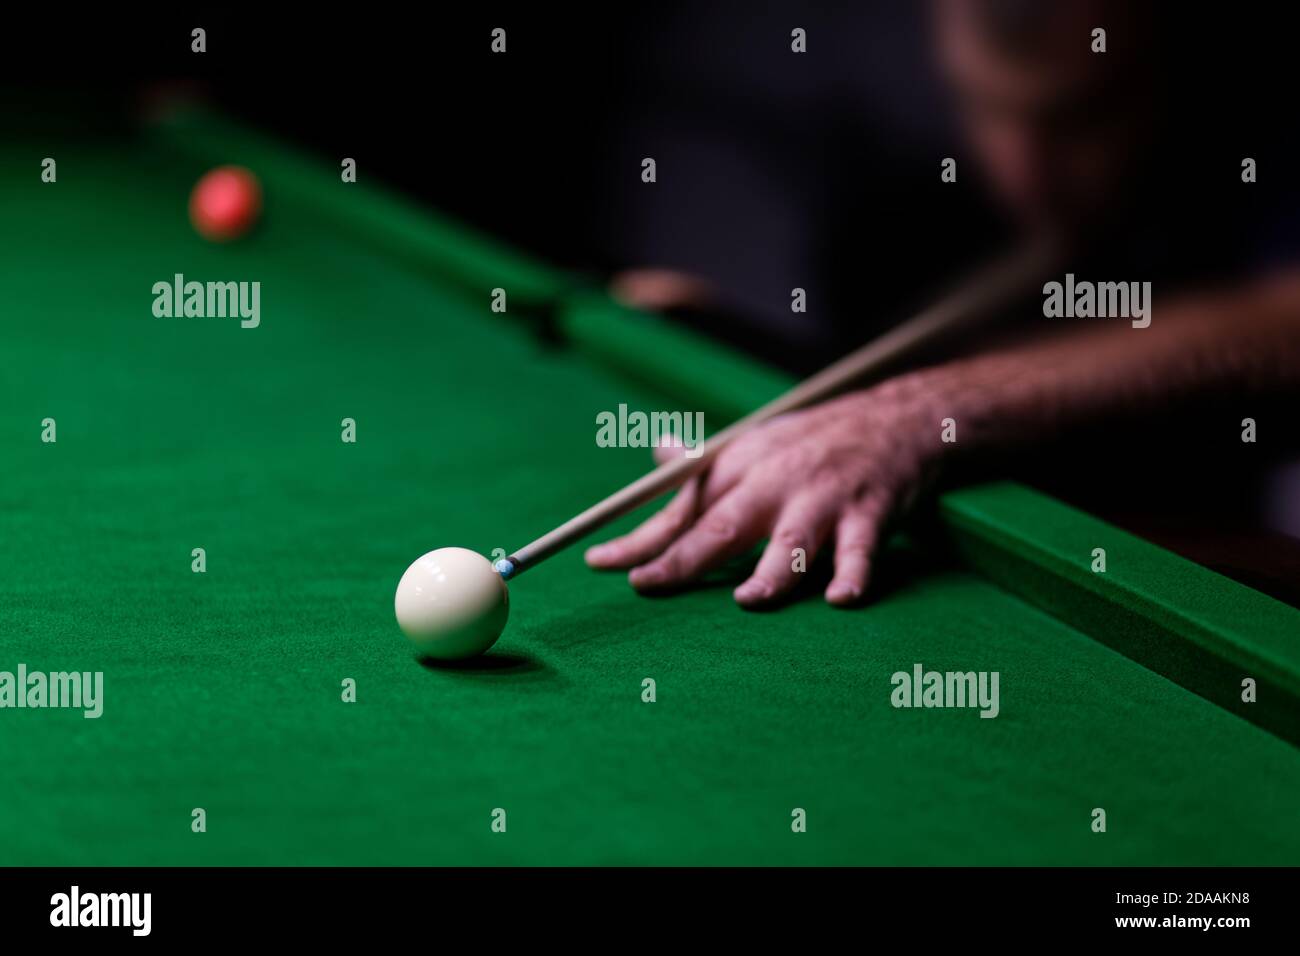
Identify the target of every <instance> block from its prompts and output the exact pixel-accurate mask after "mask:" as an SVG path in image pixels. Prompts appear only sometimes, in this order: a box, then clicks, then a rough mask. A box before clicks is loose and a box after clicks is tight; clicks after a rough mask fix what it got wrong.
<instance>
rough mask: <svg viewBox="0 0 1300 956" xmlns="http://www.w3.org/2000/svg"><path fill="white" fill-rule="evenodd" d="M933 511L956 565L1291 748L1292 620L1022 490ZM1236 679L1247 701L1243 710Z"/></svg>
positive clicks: (1297, 694)
mask: <svg viewBox="0 0 1300 956" xmlns="http://www.w3.org/2000/svg"><path fill="white" fill-rule="evenodd" d="M942 510H943V513H944V517H945V521H946V523H947V525H948V527H949V528H950V529H951V532H952V538H953V541H954V544H955V545H956V548H957V550H958V551H959V553H960V554H961V555H962V556H963V557H964V558H965V559H966V561H967V562H968V563H969V564H970V565H971V566H972V567H975V568H977V569H979V570H980V571H982V572H983V573H984V574H986V575H987V576H988V577H989V578H990V579H991V580H993V581H996V582H997V583H998V584H1000V585H1002V586H1003V587H1006V588H1007V589H1008V590H1011V591H1013V592H1015V593H1016V594H1019V595H1021V596H1023V597H1025V598H1027V599H1029V600H1030V601H1032V602H1033V603H1034V604H1035V605H1037V606H1038V607H1041V608H1043V609H1045V610H1048V611H1050V612H1051V613H1052V614H1053V615H1054V616H1056V617H1058V618H1061V619H1062V620H1066V621H1068V622H1070V624H1072V625H1073V626H1075V627H1077V628H1080V629H1082V630H1084V631H1086V632H1087V633H1088V634H1091V635H1093V636H1094V637H1095V638H1096V639H1097V640H1099V641H1102V642H1103V643H1105V644H1107V645H1108V646H1110V647H1113V648H1115V650H1117V651H1119V652H1120V653H1122V654H1125V655H1126V656H1128V657H1131V658H1133V660H1135V661H1138V662H1140V663H1142V664H1145V665H1146V666H1147V667H1150V668H1151V669H1152V670H1154V671H1157V672H1158V673H1160V674H1163V675H1164V676H1166V677H1168V678H1170V679H1171V680H1175V681H1177V682H1178V683H1180V684H1182V685H1183V686H1184V687H1188V688H1190V689H1192V690H1195V691H1196V692H1197V693H1199V694H1201V695H1203V696H1204V697H1207V698H1209V699H1210V700H1213V701H1214V702H1215V703H1217V704H1219V705H1220V706H1223V707H1226V708H1227V709H1229V710H1231V711H1233V712H1234V713H1237V714H1240V715H1241V716H1243V717H1245V718H1246V719H1248V720H1251V721H1253V722H1255V723H1257V724H1259V725H1260V726H1262V727H1266V728H1268V729H1269V730H1271V731H1273V732H1274V733H1277V734H1279V735H1281V736H1283V737H1285V738H1286V739H1288V740H1290V741H1291V742H1292V743H1300V639H1297V638H1298V636H1300V611H1297V610H1296V609H1295V608H1292V607H1289V606H1287V605H1285V604H1282V603H1281V602H1280V601H1275V600H1273V599H1272V598H1270V597H1268V596H1267V595H1263V594H1259V593H1258V592H1256V591H1253V590H1251V589H1250V588H1246V587H1242V586H1241V585H1239V584H1237V583H1235V582H1233V581H1230V580H1229V579H1227V578H1224V577H1222V576H1221V575H1218V574H1215V573H1214V572H1212V571H1210V570H1208V569H1206V568H1203V567H1201V566H1200V565H1198V564H1195V563H1193V562H1191V561H1187V560H1185V559H1183V558H1180V557H1179V556H1178V555H1175V554H1171V553H1170V552H1168V551H1165V550H1164V549H1162V548H1159V547H1156V546H1155V545H1153V544H1151V543H1149V542H1147V541H1143V540H1142V539H1140V538H1137V537H1134V536H1133V535H1131V534H1128V533H1126V532H1124V531H1121V530H1119V529H1118V528H1115V527H1112V526H1110V525H1107V524H1105V523H1103V522H1100V521H1097V520H1096V519H1095V518H1093V517H1091V516H1090V515H1087V514H1084V513H1083V512H1080V511H1078V510H1077V509H1074V508H1071V507H1069V506H1068V505H1065V504H1062V503H1061V502H1059V501H1057V500H1055V499H1053V498H1051V497H1049V496H1047V495H1044V494H1040V493H1038V492H1035V491H1033V490H1031V489H1029V488H1025V487H1023V486H1018V485H1011V484H989V485H983V486H981V487H977V488H967V489H963V490H960V491H956V492H952V493H950V494H949V495H947V496H946V497H945V498H944V500H943V505H942ZM1094 548H1102V549H1104V550H1105V552H1106V570H1105V571H1104V572H1094V571H1093V569H1092V565H1093V549H1094ZM1244 678H1251V679H1253V680H1254V681H1255V682H1256V684H1257V697H1256V700H1254V701H1251V702H1246V701H1243V700H1242V681H1243V679H1244Z"/></svg>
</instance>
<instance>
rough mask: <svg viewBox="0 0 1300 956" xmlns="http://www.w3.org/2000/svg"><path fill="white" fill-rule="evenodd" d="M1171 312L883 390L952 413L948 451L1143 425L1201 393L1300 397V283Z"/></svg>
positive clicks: (918, 375) (1291, 280) (925, 374)
mask: <svg viewBox="0 0 1300 956" xmlns="http://www.w3.org/2000/svg"><path fill="white" fill-rule="evenodd" d="M1163 313H1164V314H1163V315H1162V314H1161V313H1160V312H1157V314H1156V319H1155V321H1154V322H1153V323H1152V324H1151V326H1150V327H1149V328H1146V329H1133V328H1131V327H1129V326H1128V325H1127V324H1124V325H1120V324H1119V323H1112V324H1110V325H1104V326H1094V327H1091V328H1087V329H1081V330H1078V331H1075V332H1071V333H1068V334H1063V335H1059V336H1056V337H1053V338H1051V339H1049V340H1046V341H1040V342H1035V343H1032V344H1029V345H1025V346H1022V347H1019V348H1014V349H1009V350H1006V351H999V352H993V353H988V354H985V355H980V356H976V357H974V358H970V359H965V360H961V361H957V362H952V363H949V364H946V365H940V366H935V367H933V368H928V369H923V370H921V371H918V372H913V373H910V374H909V375H905V376H902V377H901V378H899V379H896V380H894V381H893V382H891V383H888V384H887V385H886V386H884V387H885V388H886V389H889V390H892V391H893V393H894V394H895V395H897V396H899V397H904V398H905V396H906V393H909V392H910V393H912V395H913V396H916V397H917V398H916V399H914V400H916V401H918V402H919V404H920V405H921V406H922V407H923V408H924V410H925V417H926V418H927V419H929V420H930V421H929V425H928V427H931V428H935V429H937V428H938V422H939V421H941V420H942V419H945V418H951V419H952V420H953V421H954V422H955V423H956V438H957V440H956V441H955V442H953V443H951V444H950V445H949V446H948V447H945V448H944V449H942V450H943V451H944V452H951V453H961V452H963V451H978V450H981V449H989V448H1005V447H1014V446H1017V445H1022V444H1026V443H1031V442H1035V441H1038V440H1041V439H1043V438H1048V437H1052V436H1054V435H1057V434H1059V433H1062V432H1064V431H1067V430H1069V429H1071V428H1074V427H1078V426H1084V425H1088V424H1091V423H1094V422H1099V421H1104V420H1116V419H1125V420H1137V419H1140V418H1143V417H1148V416H1152V415H1155V414H1158V413H1162V412H1168V411H1170V410H1173V409H1176V408H1177V407H1179V406H1180V405H1182V404H1184V403H1186V402H1189V401H1192V400H1195V399H1197V398H1201V397H1207V396H1225V397H1228V396H1259V397H1260V398H1261V399H1266V398H1272V397H1274V396H1278V395H1282V394H1285V393H1288V392H1296V391H1300V276H1296V275H1291V276H1287V277H1282V278H1278V279H1275V280H1271V281H1268V282H1262V283H1260V284H1258V285H1256V286H1254V287H1252V288H1250V289H1248V290H1246V291H1239V292H1237V293H1235V294H1233V295H1231V296H1227V295H1225V296H1218V297H1213V298H1205V299H1198V300H1196V301H1194V302H1187V303H1183V304H1180V303H1171V304H1170V305H1168V306H1166V307H1165V308H1164V310H1163ZM1100 321H1105V320H1100ZM922 396H923V397H922Z"/></svg>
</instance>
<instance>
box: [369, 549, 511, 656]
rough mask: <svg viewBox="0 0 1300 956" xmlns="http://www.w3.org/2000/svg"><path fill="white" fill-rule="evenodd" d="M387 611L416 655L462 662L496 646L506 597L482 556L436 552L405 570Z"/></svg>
mask: <svg viewBox="0 0 1300 956" xmlns="http://www.w3.org/2000/svg"><path fill="white" fill-rule="evenodd" d="M393 607H394V609H395V610H396V611H397V623H398V624H399V625H400V626H401V628H402V633H404V634H405V635H406V636H407V637H409V638H410V639H411V643H412V644H414V645H415V649H416V650H417V651H418V652H419V653H420V654H421V655H422V656H424V657H432V658H436V659H438V660H444V661H453V660H462V659H464V658H466V657H473V656H474V655H475V654H482V653H483V652H484V651H486V650H487V649H488V648H489V647H491V646H492V645H493V644H495V643H496V640H497V638H498V637H500V636H501V632H502V631H503V630H505V626H506V618H507V617H509V615H510V593H509V592H508V591H507V590H506V582H505V580H504V579H503V578H502V577H501V575H500V574H498V573H497V570H496V569H495V568H494V567H492V562H491V561H489V560H488V559H487V558H485V557H483V555H481V554H478V553H477V552H474V551H470V550H468V549H467V548H439V549H438V550H437V551H430V552H429V553H428V554H426V555H422V556H421V557H419V558H416V560H415V562H414V563H413V564H412V565H411V566H410V567H409V568H407V569H406V573H405V574H403V575H402V580H400V581H398V582H397V596H396V597H395V598H394V600H393Z"/></svg>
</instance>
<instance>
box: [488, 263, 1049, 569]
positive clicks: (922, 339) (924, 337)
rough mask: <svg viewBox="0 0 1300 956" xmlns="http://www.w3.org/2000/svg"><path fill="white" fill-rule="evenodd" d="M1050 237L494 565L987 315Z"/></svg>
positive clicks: (622, 504) (576, 534)
mask: <svg viewBox="0 0 1300 956" xmlns="http://www.w3.org/2000/svg"><path fill="white" fill-rule="evenodd" d="M1054 259H1055V253H1054V251H1053V247H1052V244H1051V243H1048V242H1041V243H1033V244H1031V245H1029V246H1027V247H1024V248H1022V249H1021V250H1019V251H1018V252H1016V253H1014V254H1012V255H1011V256H1009V257H1008V258H1006V259H1004V260H1001V261H1000V262H998V263H996V264H995V265H994V266H992V267H991V268H989V269H988V270H986V271H984V272H982V273H980V274H979V276H977V277H976V278H975V280H973V281H972V282H970V283H968V284H967V285H965V286H963V287H962V288H960V289H959V290H958V291H956V292H954V293H952V294H950V295H948V296H947V297H946V298H943V299H941V300H939V302H937V303H935V304H934V305H932V306H930V307H929V308H928V309H926V310H925V311H923V312H921V313H920V314H919V315H917V316H915V317H913V318H912V319H909V320H908V321H907V322H904V323H903V324H902V325H899V326H896V327H895V328H893V329H891V330H890V331H888V332H886V333H885V334H884V335H881V336H880V337H879V338H876V339H874V340H872V341H871V342H869V343H867V344H866V345H864V346H862V348H860V349H858V350H857V351H854V352H850V353H849V354H848V355H846V356H845V357H844V358H842V359H840V360H839V361H837V362H835V363H833V364H832V365H829V366H827V367H826V368H824V369H823V370H822V371H820V372H818V373H817V374H816V375H814V376H813V377H812V378H809V379H807V380H805V381H804V382H802V383H800V384H799V385H796V386H795V387H794V388H792V389H790V391H788V392H786V393H785V394H784V395H781V396H779V397H778V398H775V399H773V400H772V401H770V402H768V403H767V404H766V405H764V406H762V407H761V408H759V409H757V410H755V411H753V412H750V413H749V414H748V415H746V416H745V417H744V418H741V419H739V420H737V421H735V422H733V423H732V424H731V425H729V426H727V427H726V428H724V429H723V430H722V431H720V432H718V433H717V434H716V435H714V436H713V438H711V439H709V440H708V441H707V442H705V447H704V450H703V452H702V453H701V454H700V455H699V457H697V458H686V457H682V458H677V459H674V460H673V461H670V462H667V463H666V464H663V465H660V466H659V467H658V468H656V469H655V470H654V471H651V472H649V473H648V474H645V475H642V476H641V477H640V478H638V479H637V480H636V481H634V482H632V483H631V484H630V485H627V486H626V487H624V488H621V489H619V490H618V491H616V492H614V493H613V494H612V495H610V496H609V497H608V498H605V499H604V500H603V501H600V502H598V503H597V504H594V505H592V506H591V507H590V508H588V509H587V510H586V511H584V512H582V513H581V514H579V515H576V516H574V517H573V518H570V519H569V520H568V521H566V522H564V524H562V525H560V526H559V527H558V528H555V529H554V530H552V531H548V532H547V533H546V534H544V535H542V536H541V537H540V538H538V539H537V540H536V541H533V542H532V543H530V544H527V545H525V546H524V547H522V548H520V549H519V550H518V551H516V552H515V553H514V554H512V555H510V556H509V557H508V558H505V559H504V560H503V561H498V562H497V565H496V568H497V571H499V572H500V574H501V576H502V577H504V578H511V577H513V576H515V575H517V574H519V573H520V572H522V571H525V570H527V569H528V568H531V567H532V566H533V565H535V564H538V563H539V562H541V561H544V560H545V559H546V558H549V557H550V556H551V555H553V554H555V553H556V552H557V551H560V550H562V549H564V548H566V547H568V546H569V545H571V544H573V542H575V541H577V540H578V539H580V538H583V537H585V536H587V535H588V534H590V533H591V532H593V531H595V530H596V529H597V528H600V527H601V526H602V525H605V524H608V523H609V522H611V521H613V520H614V519H615V518H618V517H621V516H622V515H625V514H627V513H628V512H629V511H631V510H633V509H634V508H639V507H640V506H641V505H643V504H645V503H646V502H649V501H652V500H653V499H655V498H657V497H659V496H660V495H662V494H663V493H664V492H667V491H671V490H672V489H674V488H676V487H678V486H679V485H682V484H685V482H686V480H687V479H688V478H690V477H691V476H692V475H694V474H696V473H697V472H700V471H702V470H704V469H705V468H707V467H708V465H709V463H710V462H711V461H712V460H713V459H714V458H715V457H716V456H717V455H718V453H719V452H721V451H722V449H724V448H726V447H727V445H728V444H730V443H731V442H732V441H734V440H735V439H736V438H738V437H739V436H740V435H742V434H744V433H745V432H747V431H749V430H750V429H752V428H755V427H756V426H758V425H761V424H762V423H763V422H766V421H769V420H770V419H773V418H776V417H777V416H778V415H784V414H785V413H786V412H791V411H795V410H796V409H799V408H804V407H805V406H808V405H813V404H816V403H817V402H820V401H822V400H823V399H826V398H829V397H831V396H832V395H834V394H835V393H837V392H839V391H841V390H842V389H844V388H845V387H847V386H849V385H851V384H854V383H856V382H859V381H860V380H861V379H863V378H866V377H867V376H869V375H871V374H872V373H873V372H878V371H880V370H881V369H883V368H884V367H886V366H888V365H890V364H892V363H893V362H895V361H897V360H898V359H900V358H902V357H903V356H905V355H907V354H909V353H911V352H914V351H916V350H917V349H919V348H920V347H921V346H922V345H928V344H930V343H932V342H934V341H935V340H937V339H938V338H939V337H940V336H941V335H943V334H945V333H947V332H951V331H953V330H954V329H956V328H958V327H960V326H962V325H964V324H966V323H967V322H969V321H972V320H973V319H975V318H977V317H979V316H981V315H983V314H986V313H987V312H988V311H989V310H990V309H992V308H994V307H996V306H997V305H998V304H1000V303H1003V302H1005V301H1006V300H1007V299H1008V298H1009V297H1010V296H1011V295H1013V294H1015V293H1016V292H1018V291H1021V290H1023V289H1024V288H1025V287H1026V286H1027V284H1028V283H1029V282H1030V281H1032V280H1033V279H1034V278H1036V277H1037V276H1039V275H1041V274H1043V273H1044V272H1045V271H1046V269H1047V268H1048V266H1049V263H1051V262H1052V261H1054Z"/></svg>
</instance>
